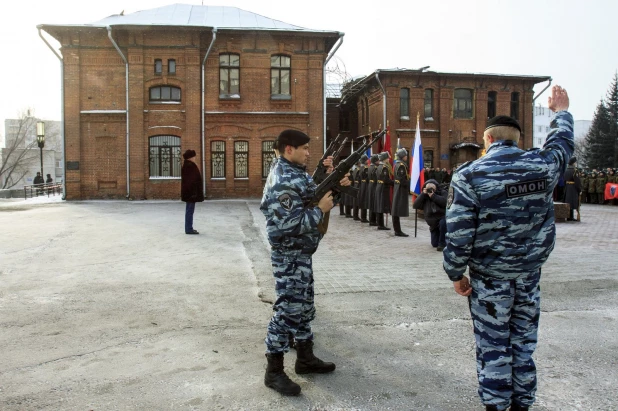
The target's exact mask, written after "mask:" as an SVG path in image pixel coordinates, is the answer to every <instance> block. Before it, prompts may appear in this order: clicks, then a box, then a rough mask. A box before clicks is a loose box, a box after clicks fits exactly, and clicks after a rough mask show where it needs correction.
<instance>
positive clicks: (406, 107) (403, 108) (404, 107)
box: [399, 88, 410, 120]
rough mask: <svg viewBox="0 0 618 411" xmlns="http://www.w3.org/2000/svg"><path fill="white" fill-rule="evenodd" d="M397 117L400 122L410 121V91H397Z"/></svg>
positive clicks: (405, 89) (406, 89)
mask: <svg viewBox="0 0 618 411" xmlns="http://www.w3.org/2000/svg"><path fill="white" fill-rule="evenodd" d="M399 117H401V119H402V120H409V119H410V89H408V88H402V89H400V90H399Z"/></svg>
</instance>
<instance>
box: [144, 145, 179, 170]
mask: <svg viewBox="0 0 618 411" xmlns="http://www.w3.org/2000/svg"><path fill="white" fill-rule="evenodd" d="M149 149H150V150H149V163H150V177H176V178H180V168H181V164H180V137H176V136H154V137H150V139H149Z"/></svg>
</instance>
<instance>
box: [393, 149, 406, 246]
mask: <svg viewBox="0 0 618 411" xmlns="http://www.w3.org/2000/svg"><path fill="white" fill-rule="evenodd" d="M407 162H408V152H407V151H406V149H405V148H400V149H399V150H397V162H396V163H395V172H394V174H395V185H394V192H393V208H392V210H391V215H392V216H393V228H394V229H395V235H396V236H397V237H408V235H407V234H406V233H404V232H403V231H401V221H400V219H399V217H408V216H409V215H410V197H409V196H410V194H409V193H410V177H409V176H408V166H407Z"/></svg>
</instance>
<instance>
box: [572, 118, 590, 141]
mask: <svg viewBox="0 0 618 411" xmlns="http://www.w3.org/2000/svg"><path fill="white" fill-rule="evenodd" d="M591 125H592V120H575V126H574V127H573V134H574V135H575V141H583V140H585V139H586V135H587V134H588V131H590V126H591Z"/></svg>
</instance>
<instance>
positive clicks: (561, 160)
mask: <svg viewBox="0 0 618 411" xmlns="http://www.w3.org/2000/svg"><path fill="white" fill-rule="evenodd" d="M551 128H552V129H551V131H550V133H549V135H548V137H547V141H546V142H545V145H544V146H543V148H541V149H538V148H537V149H531V150H527V151H525V150H522V149H520V148H518V147H517V144H515V143H513V142H512V141H498V142H495V143H493V144H492V145H491V146H489V148H488V149H487V153H486V155H485V156H483V157H481V158H479V159H478V160H476V161H474V162H472V163H466V164H464V165H462V166H461V167H460V168H459V169H458V170H457V172H456V173H455V174H454V176H453V180H452V182H451V188H450V189H449V195H448V201H447V211H446V223H447V246H446V249H445V250H444V270H445V271H446V273H447V274H448V276H449V278H450V279H451V280H452V281H457V280H459V279H460V278H461V277H462V276H463V274H464V273H465V271H466V267H467V266H469V267H470V269H471V270H472V271H475V272H476V273H478V274H479V275H481V276H484V277H489V278H497V279H504V280H508V279H514V278H517V277H519V276H521V275H525V274H527V273H530V272H532V271H535V270H537V269H539V268H540V267H541V266H542V265H543V263H544V262H545V261H546V260H547V258H548V257H549V254H550V253H551V251H552V250H553V248H554V241H555V237H556V229H555V226H554V206H553V201H552V192H553V189H554V187H555V186H556V184H557V183H558V179H559V178H560V176H561V175H562V174H563V173H564V171H565V169H566V165H567V162H568V160H569V159H570V158H571V156H572V155H573V150H574V143H573V117H572V116H571V114H570V113H568V112H566V111H561V112H559V113H557V114H556V115H555V117H554V119H553V120H552V123H551Z"/></svg>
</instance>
